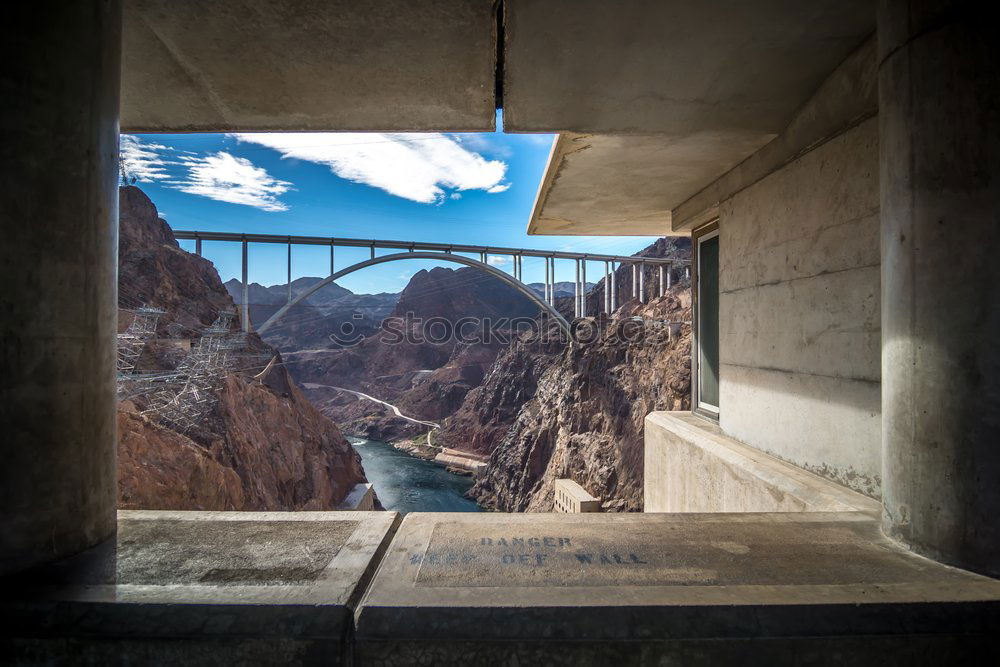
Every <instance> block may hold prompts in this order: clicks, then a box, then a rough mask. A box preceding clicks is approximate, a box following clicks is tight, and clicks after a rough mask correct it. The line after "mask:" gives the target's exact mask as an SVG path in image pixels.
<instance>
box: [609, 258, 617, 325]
mask: <svg viewBox="0 0 1000 667" xmlns="http://www.w3.org/2000/svg"><path fill="white" fill-rule="evenodd" d="M616 310H618V269H617V268H615V263H614V262H611V312H612V313H613V312H615V311H616Z"/></svg>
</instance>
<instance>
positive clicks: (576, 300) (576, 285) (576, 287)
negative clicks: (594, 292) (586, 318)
mask: <svg viewBox="0 0 1000 667" xmlns="http://www.w3.org/2000/svg"><path fill="white" fill-rule="evenodd" d="M573 317H580V260H576V280H575V281H574V282H573Z"/></svg>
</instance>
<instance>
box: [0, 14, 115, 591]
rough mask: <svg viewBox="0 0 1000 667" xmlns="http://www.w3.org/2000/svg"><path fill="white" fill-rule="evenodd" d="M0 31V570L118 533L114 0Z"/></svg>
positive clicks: (8, 23)
mask: <svg viewBox="0 0 1000 667" xmlns="http://www.w3.org/2000/svg"><path fill="white" fill-rule="evenodd" d="M2 25H3V28H2V29H0V57H2V59H3V68H2V69H0V134H2V135H3V149H2V150H0V192H2V194H0V225H2V230H0V233H2V239H3V240H2V241H0V267H3V280H2V281H0V340H2V342H3V343H2V345H0V357H2V362H0V368H3V380H2V382H0V424H3V435H2V437H0V440H2V442H3V447H2V449H3V466H2V468H0V470H2V472H0V516H3V521H4V525H3V530H0V574H7V573H11V572H15V571H18V570H22V569H25V568H27V567H31V566H33V565H37V564H41V563H45V562H49V561H53V560H58V559H60V558H63V557H66V556H69V555H72V554H75V553H78V552H80V551H83V550H85V549H87V548H89V547H92V546H95V545H97V544H99V543H101V542H103V541H105V540H107V539H108V538H110V537H112V536H113V535H114V532H115V525H116V522H115V505H116V496H117V493H116V491H117V488H116V487H117V484H116V470H115V449H116V446H115V359H116V352H115V333H116V325H117V301H118V290H117V264H118V261H117V253H118V192H117V180H118V99H119V89H120V85H119V72H120V69H121V63H120V60H121V5H120V3H119V2H117V1H111V0H78V1H77V2H54V1H47V2H46V1H43V2H37V3H20V4H14V5H10V6H8V7H6V9H5V11H4V20H3V24H2Z"/></svg>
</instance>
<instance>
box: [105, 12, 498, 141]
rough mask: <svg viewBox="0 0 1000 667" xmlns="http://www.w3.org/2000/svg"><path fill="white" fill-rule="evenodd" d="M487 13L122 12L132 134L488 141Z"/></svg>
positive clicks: (491, 73) (490, 37) (491, 17)
mask: <svg viewBox="0 0 1000 667" xmlns="http://www.w3.org/2000/svg"><path fill="white" fill-rule="evenodd" d="M495 13H496V12H495V9H494V7H493V3H492V2H490V1H489V0H476V1H474V2H467V1H465V0H379V2H353V1H349V2H344V1H340V2H332V1H330V0H295V2H273V1H272V0H242V1H241V2H209V3H199V2H196V3H190V2H173V1H171V0H132V1H130V2H127V3H125V21H124V39H123V47H122V48H123V55H122V63H123V67H122V115H121V124H122V128H123V130H125V131H129V132H170V131H188V132H226V131H242V132H254V131H256V132H262V131H301V130H314V131H334V130H335V131H349V130H355V131H415V132H420V131H431V130H440V131H448V130H451V131H490V130H492V129H493V126H494V124H495V117H496V102H495V99H494V83H495V79H496V73H495V62H496V23H495Z"/></svg>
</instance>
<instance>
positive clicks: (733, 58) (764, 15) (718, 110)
mask: <svg viewBox="0 0 1000 667" xmlns="http://www.w3.org/2000/svg"><path fill="white" fill-rule="evenodd" d="M505 7H506V13H505V42H506V44H505V55H504V74H505V76H504V127H505V129H506V130H508V131H514V132H538V131H546V130H548V131H551V130H554V129H555V130H562V131H564V132H566V133H567V134H565V135H564V136H563V137H561V138H560V140H559V145H558V146H557V147H556V151H555V153H554V154H553V158H552V160H551V161H550V164H549V170H548V173H547V177H546V180H545V182H544V184H543V188H542V190H541V191H540V193H539V197H538V200H537V202H536V206H535V210H534V211H533V214H532V218H531V221H530V223H529V233H533V234H609V235H613V234H658V235H662V234H668V233H671V225H673V230H674V231H675V232H677V233H687V231H688V230H689V228H684V229H679V228H678V227H677V225H676V223H672V220H671V213H670V211H671V210H672V209H675V208H677V207H678V206H680V205H681V204H683V203H684V202H685V201H686V200H688V199H689V198H690V197H692V196H693V195H695V194H696V193H698V192H699V191H701V190H702V189H704V188H706V186H708V185H709V184H710V183H712V182H713V181H714V180H716V179H718V178H719V177H720V176H722V175H723V174H725V173H726V172H728V171H730V170H731V169H732V168H733V167H735V166H736V165H738V164H739V163H740V162H741V161H743V160H744V159H746V158H748V157H749V156H751V155H752V154H754V153H755V152H756V151H757V150H758V149H761V147H763V146H765V145H766V144H768V142H769V141H771V140H772V139H774V138H775V137H776V136H777V135H778V134H779V133H780V132H782V131H783V130H784V129H785V128H786V126H787V125H788V123H789V122H790V121H791V120H792V118H793V116H794V114H795V113H796V111H797V110H798V109H799V108H800V107H802V105H803V104H804V103H805V102H806V101H807V100H808V99H809V98H810V96H811V95H813V93H815V92H816V89H817V88H818V87H819V86H820V84H821V83H822V82H823V81H824V80H825V79H826V78H827V77H828V76H829V75H830V72H832V71H833V70H834V69H835V68H836V67H837V66H838V65H839V64H840V63H841V62H842V61H843V60H844V59H845V58H846V57H847V56H848V55H849V54H851V53H852V52H853V51H855V50H856V49H857V48H858V46H859V45H860V44H861V43H862V42H864V40H865V39H866V38H867V37H868V36H869V35H871V33H872V31H873V29H874V23H875V21H874V7H873V2H872V1H871V0H848V1H845V2H840V1H837V0H821V1H819V2H809V3H802V2H794V1H792V0H763V1H762V2H755V3H745V2H739V1H737V0H721V1H717V2H712V3H704V2H669V3H667V2H658V1H652V0H650V1H642V0H639V1H635V2H630V3H609V2H604V1H602V0H581V1H580V2H575V3H573V11H572V12H566V11H563V7H564V6H563V5H561V4H559V3H551V2H541V1H539V0H508V2H507V3H506V4H505ZM820 120H822V119H820ZM581 135H582V136H581ZM611 135H613V136H611Z"/></svg>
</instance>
